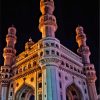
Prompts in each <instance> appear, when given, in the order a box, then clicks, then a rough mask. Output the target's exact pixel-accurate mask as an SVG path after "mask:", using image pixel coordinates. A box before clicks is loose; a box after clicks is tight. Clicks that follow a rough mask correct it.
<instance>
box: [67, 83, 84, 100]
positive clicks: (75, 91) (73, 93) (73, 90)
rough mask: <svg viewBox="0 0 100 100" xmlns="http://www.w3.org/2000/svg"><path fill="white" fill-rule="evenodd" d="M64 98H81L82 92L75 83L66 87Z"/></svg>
mask: <svg viewBox="0 0 100 100" xmlns="http://www.w3.org/2000/svg"><path fill="white" fill-rule="evenodd" d="M66 100H82V93H81V91H80V89H79V88H78V87H77V86H76V85H75V84H72V85H70V86H69V87H68V88H67V89H66Z"/></svg>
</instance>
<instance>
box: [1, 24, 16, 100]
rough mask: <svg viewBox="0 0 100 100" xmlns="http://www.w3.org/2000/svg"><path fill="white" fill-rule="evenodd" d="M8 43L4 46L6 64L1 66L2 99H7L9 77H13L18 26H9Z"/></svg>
mask: <svg viewBox="0 0 100 100" xmlns="http://www.w3.org/2000/svg"><path fill="white" fill-rule="evenodd" d="M6 42H7V45H6V47H5V48H4V52H3V57H4V66H1V76H2V77H1V88H2V89H1V100H7V99H8V98H7V95H8V86H9V78H10V77H11V66H12V64H14V63H15V57H16V56H15V55H16V50H15V43H16V28H15V27H13V26H12V27H10V28H8V34H7V35H6Z"/></svg>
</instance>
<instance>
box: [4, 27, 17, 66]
mask: <svg viewBox="0 0 100 100" xmlns="http://www.w3.org/2000/svg"><path fill="white" fill-rule="evenodd" d="M6 42H7V45H6V47H5V48H4V53H3V57H4V66H11V65H12V64H13V63H14V60H15V59H14V58H15V55H16V50H15V43H16V28H15V27H13V26H12V27H10V28H8V34H7V36H6Z"/></svg>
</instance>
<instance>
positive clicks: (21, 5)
mask: <svg viewBox="0 0 100 100" xmlns="http://www.w3.org/2000/svg"><path fill="white" fill-rule="evenodd" d="M54 1H55V11H54V15H55V16H56V18H57V24H58V30H57V31H56V33H55V34H56V38H58V39H59V40H60V41H61V43H62V44H63V45H64V46H66V47H67V48H69V49H70V50H72V51H73V52H75V53H76V52H77V48H78V46H77V43H76V41H75V36H76V34H75V28H76V27H77V26H78V25H82V26H83V27H84V32H85V33H86V35H87V45H88V46H89V47H90V50H91V56H90V58H91V63H93V64H94V65H95V68H96V70H97V77H98V80H100V72H99V67H100V64H99V14H98V11H99V9H98V2H97V1H96V0H91V2H87V1H88V0H54ZM40 16H41V12H40V0H0V65H3V57H2V53H3V48H4V47H5V46H6V42H5V37H6V34H7V29H8V27H9V26H11V25H12V24H13V25H14V26H15V27H16V28H17V44H16V49H17V55H18V54H19V53H21V52H22V51H23V50H24V44H25V43H26V42H27V41H28V39H29V38H30V37H32V39H33V41H34V42H37V41H38V40H39V39H41V33H40V32H39V29H38V24H39V17H40ZM98 80H97V83H96V84H97V90H98V92H99V93H100V87H99V84H100V81H98ZM98 87H99V88H98Z"/></svg>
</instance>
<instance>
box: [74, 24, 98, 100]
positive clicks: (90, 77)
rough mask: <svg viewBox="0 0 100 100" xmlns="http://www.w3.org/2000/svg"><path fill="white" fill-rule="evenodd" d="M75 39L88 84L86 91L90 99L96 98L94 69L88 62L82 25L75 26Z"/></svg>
mask: <svg viewBox="0 0 100 100" xmlns="http://www.w3.org/2000/svg"><path fill="white" fill-rule="evenodd" d="M76 34H77V35H76V41H77V43H78V46H79V48H78V50H77V52H78V54H79V55H81V57H82V61H83V64H84V73H85V75H86V78H87V79H86V81H87V86H88V92H89V97H90V100H97V92H96V86H95V81H96V79H97V77H96V71H95V68H94V65H93V64H91V63H90V58H89V56H90V54H91V52H90V50H89V47H88V46H87V44H86V39H87V38H86V35H85V33H84V30H83V27H81V26H78V27H77V28H76Z"/></svg>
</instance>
